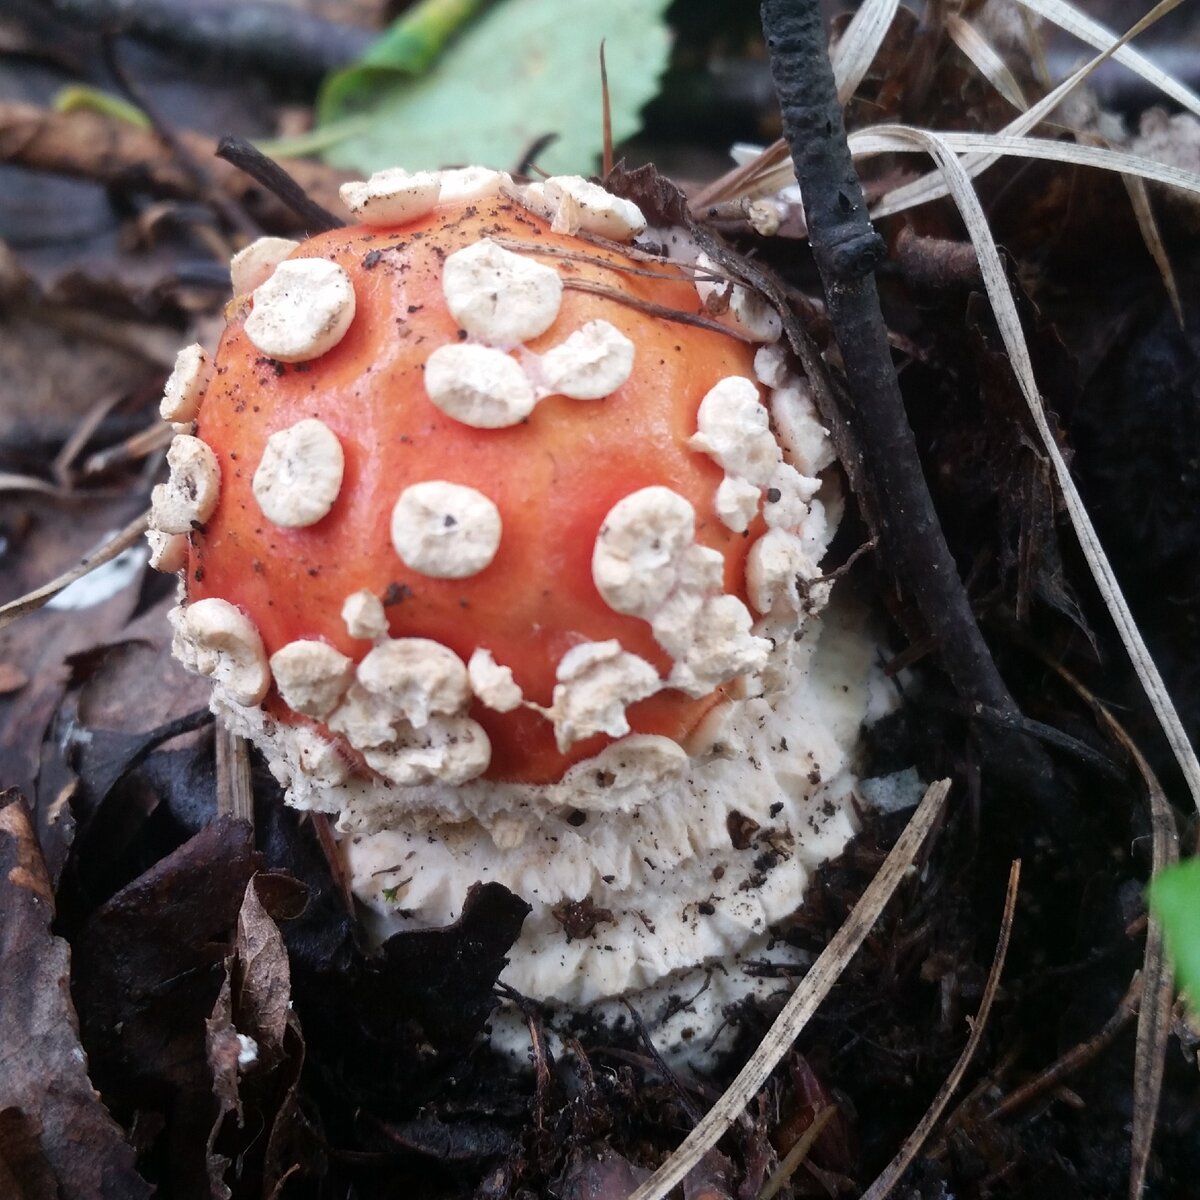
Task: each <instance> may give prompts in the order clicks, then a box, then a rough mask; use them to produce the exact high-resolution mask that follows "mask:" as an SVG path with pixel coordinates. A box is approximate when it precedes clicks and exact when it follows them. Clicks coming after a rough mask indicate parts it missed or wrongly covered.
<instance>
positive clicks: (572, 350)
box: [540, 321, 634, 400]
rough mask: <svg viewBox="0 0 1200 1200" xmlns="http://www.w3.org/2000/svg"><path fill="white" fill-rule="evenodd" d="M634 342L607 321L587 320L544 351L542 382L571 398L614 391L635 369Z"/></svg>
mask: <svg viewBox="0 0 1200 1200" xmlns="http://www.w3.org/2000/svg"><path fill="white" fill-rule="evenodd" d="M633 355H634V346H633V342H632V341H631V340H630V339H629V338H627V337H626V336H625V335H624V334H623V333H622V332H621V331H620V330H619V329H618V328H617V327H616V326H615V325H612V324H610V323H609V322H608V321H588V322H586V323H585V324H583V325H582V326H580V328H579V329H577V330H576V331H575V332H574V333H573V334H571V336H570V337H569V338H567V340H566V341H565V342H560V343H559V344H558V345H557V346H553V347H551V348H550V349H549V350H547V351H546V353H545V354H543V355H542V357H541V360H540V369H541V373H542V383H543V384H544V386H545V387H546V388H547V389H548V390H549V391H550V392H553V393H556V394H558V395H561V396H570V398H571V399H572V400H600V399H603V398H604V397H605V396H609V395H611V394H612V393H613V392H615V391H616V390H617V388H619V387H620V386H621V385H622V384H623V383H624V382H625V381H626V380H627V379H628V378H629V376H630V374H631V372H632V371H633Z"/></svg>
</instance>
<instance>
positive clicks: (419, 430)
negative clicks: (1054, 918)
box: [152, 168, 871, 1054]
mask: <svg viewBox="0 0 1200 1200" xmlns="http://www.w3.org/2000/svg"><path fill="white" fill-rule="evenodd" d="M347 198H348V201H349V202H350V203H351V207H352V208H354V209H355V210H356V211H357V212H358V213H359V215H360V216H361V218H362V219H363V220H364V221H365V222H366V224H364V225H357V226H351V227H348V228H343V229H337V230H334V231H332V232H329V233H325V234H322V235H320V236H318V237H314V238H312V239H309V240H308V241H306V242H304V243H301V244H298V245H295V246H293V247H292V248H291V249H288V247H287V246H286V245H279V244H274V243H272V244H271V245H269V246H265V247H261V248H260V249H259V250H258V251H256V252H255V253H254V254H253V255H246V253H245V252H243V255H242V256H241V257H240V259H239V261H238V262H237V263H235V272H236V273H237V275H238V276H239V279H240V280H241V284H240V286H241V287H244V288H246V289H250V290H244V291H241V292H240V294H239V295H238V296H237V297H235V303H234V305H233V306H232V308H231V315H230V319H229V322H228V325H227V327H226V329H225V331H224V334H223V336H222V338H221V342H220V346H219V348H218V349H217V351H216V353H215V355H214V356H213V360H212V362H211V364H210V363H209V362H208V359H207V356H204V355H202V354H201V353H199V352H198V351H197V350H195V349H189V350H187V351H185V352H184V357H183V358H181V365H180V369H179V370H178V371H177V372H176V375H175V376H173V377H172V378H173V382H172V385H171V389H170V393H171V394H170V396H169V397H168V403H167V404H166V405H165V406H164V413H165V414H166V415H168V416H169V417H171V418H172V419H179V418H185V419H187V420H190V421H193V422H194V424H193V425H192V426H189V429H190V430H191V432H189V433H186V434H180V435H179V438H177V445H179V444H180V443H181V442H182V446H181V448H180V449H179V450H178V451H173V454H172V466H173V471H172V481H171V483H169V484H167V485H164V487H163V490H162V492H161V495H160V496H159V498H157V499H156V504H155V521H154V524H155V529H154V530H153V531H152V538H153V539H154V545H155V547H156V561H157V562H158V563H159V564H160V565H161V566H162V567H164V568H168V569H169V568H171V567H173V566H174V567H177V566H179V565H180V559H181V557H182V554H181V542H182V541H183V540H184V535H186V543H187V544H186V564H184V565H183V569H182V570H181V578H182V580H183V590H184V596H183V600H182V603H181V606H180V608H179V610H177V614H176V617H175V622H176V627H177V629H178V631H179V636H178V637H177V647H178V652H179V653H180V655H181V657H182V658H183V660H184V662H185V664H186V665H188V666H190V667H191V668H192V669H195V670H200V671H202V672H204V673H206V674H210V675H212V676H213V678H214V694H213V708H214V710H215V711H216V712H217V713H218V714H219V715H220V716H221V717H222V719H223V720H224V721H225V722H226V723H227V724H228V725H229V726H230V727H231V728H232V729H234V730H235V731H236V732H239V733H241V734H243V735H245V736H247V737H249V738H251V739H252V740H253V741H254V742H255V743H257V745H258V746H259V747H260V748H261V750H262V751H263V753H264V754H265V756H266V758H267V760H268V763H269V765H270V767H271V770H272V771H273V772H274V774H275V775H276V777H277V778H278V779H279V780H280V782H281V783H282V784H283V785H284V786H285V788H286V791H287V798H288V802H289V803H291V804H293V805H295V806H296V807H298V808H302V809H303V808H308V809H316V810H320V811H323V812H329V813H334V814H336V816H337V829H338V831H339V834H340V836H341V839H342V840H341V845H342V848H343V852H344V855H345V859H346V863H347V866H348V869H349V873H350V876H351V879H352V881H353V885H354V888H355V890H356V893H357V895H358V897H359V899H360V900H361V902H362V904H363V906H364V911H365V913H366V917H367V919H368V921H369V923H370V924H371V925H372V927H373V928H374V929H375V930H376V932H377V933H378V935H379V936H384V935H385V934H386V933H388V932H389V931H392V930H395V929H400V928H407V927H414V926H417V927H420V926H426V927H428V926H435V925H441V924H444V923H446V922H449V921H451V920H453V919H455V918H456V917H457V915H458V914H459V912H460V911H461V905H462V903H463V899H464V897H465V896H466V893H467V891H468V888H469V887H470V885H471V884H472V883H474V882H476V881H477V880H497V881H499V882H501V883H503V884H505V885H506V886H507V887H509V888H510V889H511V890H513V891H514V892H516V893H518V894H519V895H521V896H523V897H524V898H525V899H526V900H527V901H528V902H529V903H530V904H531V905H532V912H531V915H530V917H529V918H528V920H527V921H526V923H525V926H524V930H523V932H522V934H521V937H520V939H519V941H518V942H517V944H516V945H515V946H514V948H513V950H512V953H511V958H510V963H509V966H508V968H507V970H506V973H505V976H504V978H505V980H506V981H507V982H508V983H510V984H511V985H512V986H514V987H515V988H516V989H517V990H518V991H520V992H523V993H526V994H528V995H530V996H532V997H534V998H536V999H538V1000H541V1001H545V1002H547V1003H548V1004H551V1005H557V1006H559V1007H560V1009H561V1010H562V1012H563V1013H565V1014H567V1013H571V1012H574V1011H577V1010H578V1008H579V1006H598V1011H606V1012H607V1011H613V1012H615V1011H617V1010H615V1009H614V1008H613V1006H614V1005H615V1004H616V1002H617V999H618V998H619V997H621V996H624V995H627V994H631V993H634V992H640V994H641V995H642V996H643V997H644V998H645V999H646V1001H647V1003H651V1002H656V1001H657V999H658V998H660V997H661V998H664V999H666V998H667V997H671V998H672V1003H671V1004H670V1005H669V1008H670V1020H669V1021H668V1023H667V1024H664V1025H662V1026H661V1030H660V1033H661V1035H662V1036H663V1037H664V1038H665V1039H666V1041H665V1043H664V1044H663V1045H662V1047H661V1048H662V1049H663V1050H664V1051H665V1052H667V1053H668V1054H671V1053H680V1054H681V1053H683V1051H684V1049H685V1048H686V1046H687V1045H688V1044H689V1042H691V1043H692V1044H695V1045H699V1044H700V1043H701V1042H702V1041H704V1040H705V1039H707V1037H708V1036H709V1034H711V1033H712V1032H713V1031H714V1030H715V1029H716V1028H718V1027H719V1026H720V1025H721V1023H722V1018H721V1015H720V1014H721V1008H722V1005H724V1004H726V1003H728V1002H729V1001H730V1000H731V999H733V998H736V997H737V996H740V995H744V994H749V993H755V992H761V991H762V990H763V987H764V986H770V985H763V984H762V982H761V980H756V978H755V977H754V976H753V975H752V974H751V973H749V972H747V971H745V970H743V969H742V968H741V966H740V964H741V963H742V962H743V961H746V960H747V959H750V958H755V957H762V956H764V955H766V954H767V949H768V945H769V942H770V928H771V926H772V924H773V923H775V922H778V921H780V920H781V919H783V918H785V917H787V916H788V915H789V914H790V913H791V912H792V911H793V910H794V909H795V908H796V907H797V905H798V904H799V902H800V900H801V897H802V894H803V890H804V886H805V882H806V880H807V878H808V874H809V872H810V871H811V870H812V869H813V868H814V867H815V866H816V865H817V864H818V863H820V862H821V861H823V860H824V859H826V858H828V857H829V856H830V855H832V854H835V853H837V852H838V851H839V850H840V849H841V848H842V846H843V845H844V843H845V842H846V840H847V839H848V838H849V837H850V836H851V834H852V832H853V828H854V821H853V817H852V814H851V807H850V805H849V803H848V801H849V798H850V796H851V793H852V791H853V787H854V777H853V774H852V771H851V758H852V754H853V747H854V743H855V739H856V736H857V731H858V727H859V724H860V722H861V720H862V717H863V714H864V712H865V709H866V706H867V703H868V698H869V687H868V683H867V680H868V679H869V677H870V669H869V668H870V657H871V656H870V653H869V651H866V650H864V649H863V645H864V643H863V642H862V639H861V638H859V637H858V636H857V634H855V633H854V632H853V631H851V632H850V633H846V632H845V631H843V630H842V629H841V628H840V627H839V624H838V622H837V621H836V620H830V619H828V618H822V617H821V616H820V615H819V614H820V612H821V610H822V609H823V607H824V606H825V604H826V602H827V600H828V597H829V586H828V584H827V582H826V581H824V580H822V579H821V577H820V568H819V565H818V564H819V562H820V559H821V556H822V554H823V553H824V550H825V548H826V546H827V544H828V542H829V540H830V538H831V536H832V533H833V529H834V526H835V524H836V514H837V512H838V510H839V501H838V485H837V480H836V478H834V477H832V476H830V475H829V473H828V472H825V475H824V476H822V477H820V478H819V477H818V474H817V473H818V472H821V471H824V470H825V468H827V467H828V465H829V463H830V461H831V458H832V455H831V453H830V451H829V446H828V437H827V434H826V431H825V430H824V429H822V428H821V426H820V423H819V420H818V418H817V416H816V413H815V411H814V410H813V408H812V404H811V402H810V401H809V400H808V398H807V393H806V390H805V384H804V381H803V379H802V378H801V377H799V376H798V375H797V374H796V373H795V372H794V370H793V369H792V367H791V365H790V362H789V360H788V358H787V355H786V353H785V352H784V351H783V350H782V349H781V348H780V347H779V346H778V345H777V344H774V340H775V339H776V338H777V337H778V319H777V318H775V320H774V321H773V320H771V319H770V318H772V317H775V314H774V313H769V315H766V314H765V313H764V311H763V309H762V306H761V302H760V301H759V300H758V299H757V298H756V297H753V296H751V295H749V294H747V293H746V292H745V290H744V289H741V290H738V288H733V289H730V288H728V287H726V285H724V284H721V283H719V282H714V281H713V279H712V278H711V277H710V276H711V275H712V274H713V270H712V269H711V268H712V264H711V263H709V262H705V263H704V264H703V267H704V270H703V271H701V272H699V274H700V275H701V278H700V280H699V282H697V273H698V272H697V270H696V266H695V264H696V262H697V254H696V252H695V250H694V249H693V248H690V247H689V244H688V241H687V238H686V235H682V234H681V233H680V232H679V231H673V232H672V233H671V234H670V235H669V236H663V234H662V232H661V231H659V232H655V231H650V232H649V233H643V232H642V231H643V230H644V228H645V222H644V220H643V219H642V215H641V213H640V212H639V211H638V210H637V208H636V206H635V205H633V204H632V203H631V202H630V201H629V200H626V199H622V198H619V197H616V196H612V195H610V194H609V193H608V192H606V191H604V189H602V188H601V187H599V186H598V185H596V184H592V183H587V182H585V181H583V180H579V179H576V178H573V177H566V178H563V179H550V180H546V181H544V183H541V184H534V185H528V186H527V187H525V188H520V187H517V186H516V185H514V184H513V183H512V181H511V180H510V179H509V177H507V176H505V175H503V174H501V173H499V172H490V171H486V170H484V169H482V168H470V169H466V170H460V171H457V172H446V173H444V177H443V176H439V175H437V174H428V175H426V174H422V175H412V176H410V175H407V174H405V173H404V172H401V171H393V172H385V173H382V174H381V175H380V176H377V177H375V178H373V179H372V180H369V181H367V182H366V183H364V184H360V185H357V186H351V187H349V188H348V191H347ZM596 235H602V237H599V236H596ZM634 237H641V239H642V241H641V244H640V247H639V249H638V250H637V251H636V252H634V251H629V252H626V251H625V250H624V249H622V247H621V246H620V245H619V244H618V243H617V242H614V241H612V240H608V239H613V238H616V239H619V240H623V241H626V242H628V241H630V240H631V239H633V238H634ZM663 243H665V244H667V245H669V246H674V247H675V248H676V253H675V254H674V258H675V259H679V260H681V261H673V259H672V257H671V256H669V255H668V254H666V253H661V252H660V253H658V254H657V255H656V254H654V253H653V248H654V247H655V246H656V245H660V244H663ZM285 255H286V256H285ZM251 285H253V286H252V288H251ZM739 286H740V285H739ZM721 287H725V290H726V292H728V293H729V295H727V296H726V297H725V299H726V300H727V304H726V310H725V311H726V316H725V317H724V318H723V319H724V320H725V322H726V323H725V324H720V323H718V322H717V321H716V320H714V319H713V312H714V311H715V308H716V307H719V305H715V303H714V295H715V292H716V290H717V289H719V288H721ZM719 298H720V297H718V299H719ZM671 314H678V319H674V318H673V316H672V315H671ZM730 314H732V315H730ZM201 393H202V394H201ZM193 484H194V485H195V487H194V490H195V492H196V494H195V495H192V494H191V492H190V491H189V488H192V485H193ZM172 539H174V540H172ZM168 549H169V550H170V551H172V552H168ZM200 618H204V619H203V620H201V619H200ZM260 702H261V703H260ZM782 958H783V960H786V961H789V962H790V961H791V959H790V958H789V956H788V955H787V954H786V953H784V954H783V956H782ZM706 976H708V977H710V979H709V986H708V987H707V989H706V988H704V987H701V986H698V985H697V981H700V983H702V982H703V980H704V978H705V977H706ZM701 992H702V993H703V994H704V999H703V1000H698V1001H696V1003H695V1004H691V1005H688V1004H682V1003H681V997H687V996H691V995H693V993H701ZM605 1006H608V1007H607V1008H606V1007H605ZM681 1012H682V1013H683V1014H685V1015H684V1016H683V1017H680V1015H679V1014H680V1013H681ZM647 1016H648V1017H651V1018H652V1016H653V1014H651V1013H647ZM652 1024H653V1022H652ZM510 1032H511V1031H510ZM506 1036H508V1035H506V1034H505V1033H504V1020H503V1019H500V1020H498V1022H497V1024H496V1033H495V1037H496V1039H497V1041H498V1042H503V1041H504V1040H505V1037H506ZM515 1038H516V1035H515V1033H514V1034H513V1035H512V1037H510V1038H509V1041H510V1043H511V1044H516V1043H515Z"/></svg>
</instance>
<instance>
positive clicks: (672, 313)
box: [563, 279, 754, 344]
mask: <svg viewBox="0 0 1200 1200" xmlns="http://www.w3.org/2000/svg"><path fill="white" fill-rule="evenodd" d="M563 287H564V288H566V289H567V290H568V291H573V292H590V293H591V294H592V295H593V296H604V297H605V298H606V299H608V300H615V301H616V302H617V303H618V304H624V305H626V306H627V307H628V308H636V309H637V310H638V312H644V313H647V314H649V315H650V316H652V317H661V318H662V319H663V320H664V321H678V322H679V324H681V325H695V326H697V327H698V328H700V329H708V330H711V331H712V332H713V333H723V334H724V335H725V336H726V337H730V338H733V340H734V341H735V342H747V343H750V344H754V339H753V338H751V337H748V336H747V335H746V334H743V333H739V332H738V331H737V330H736V329H733V328H731V327H730V326H728V325H722V324H721V323H720V322H719V321H710V320H709V319H708V318H707V317H701V316H699V315H698V314H696V313H686V312H684V311H683V310H682V309H679V308H668V307H667V306H666V305H665V304H654V303H652V302H651V301H649V300H635V299H634V298H633V297H632V296H628V295H626V294H625V293H624V292H620V291H618V290H617V289H616V288H610V287H605V286H604V284H602V283H590V282H589V281H587V280H586V279H564V280H563Z"/></svg>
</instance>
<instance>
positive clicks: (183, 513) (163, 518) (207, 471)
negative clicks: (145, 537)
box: [150, 433, 221, 533]
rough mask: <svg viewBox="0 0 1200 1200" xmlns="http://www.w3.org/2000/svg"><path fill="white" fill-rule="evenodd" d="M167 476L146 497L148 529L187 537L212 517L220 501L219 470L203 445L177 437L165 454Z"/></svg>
mask: <svg viewBox="0 0 1200 1200" xmlns="http://www.w3.org/2000/svg"><path fill="white" fill-rule="evenodd" d="M167 466H168V467H169V468H170V475H169V476H168V477H167V482H166V483H160V484H158V486H157V487H155V488H154V490H153V491H152V492H151V493H150V527H151V528H152V529H157V530H158V531H159V533H191V532H192V530H193V529H195V528H196V527H197V526H200V525H203V524H204V522H205V521H207V520H208V518H209V517H211V516H212V514H213V512H214V510H215V509H216V507H217V501H218V500H219V499H220V498H221V468H220V467H219V466H218V465H217V456H216V455H215V454H214V453H213V452H212V449H211V447H209V446H208V445H207V444H206V443H205V442H202V441H201V440H200V439H199V438H198V437H193V436H192V435H191V434H190V433H179V434H176V435H175V437H174V438H172V439H171V446H170V448H169V449H168V450H167Z"/></svg>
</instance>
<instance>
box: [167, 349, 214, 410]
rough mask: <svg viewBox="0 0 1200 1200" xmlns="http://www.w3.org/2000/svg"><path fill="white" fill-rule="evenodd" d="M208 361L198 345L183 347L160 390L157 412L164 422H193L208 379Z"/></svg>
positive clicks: (209, 367)
mask: <svg viewBox="0 0 1200 1200" xmlns="http://www.w3.org/2000/svg"><path fill="white" fill-rule="evenodd" d="M212 371H213V366H212V359H210V358H209V357H208V354H207V353H206V352H205V350H204V347H203V346H200V345H198V344H193V345H191V346H184V348H183V349H182V350H180V352H179V354H178V355H177V357H176V359H175V369H174V370H173V371H172V372H171V376H170V378H169V379H168V380H167V384H166V387H165V388H163V398H162V403H161V404H159V406H158V411H159V413H160V414H161V415H162V419H163V420H164V421H180V422H182V421H194V420H195V419H196V412H197V410H198V409H199V408H200V398H201V397H202V396H203V395H204V389H205V388H206V387H208V384H209V381H210V380H211V379H212Z"/></svg>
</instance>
